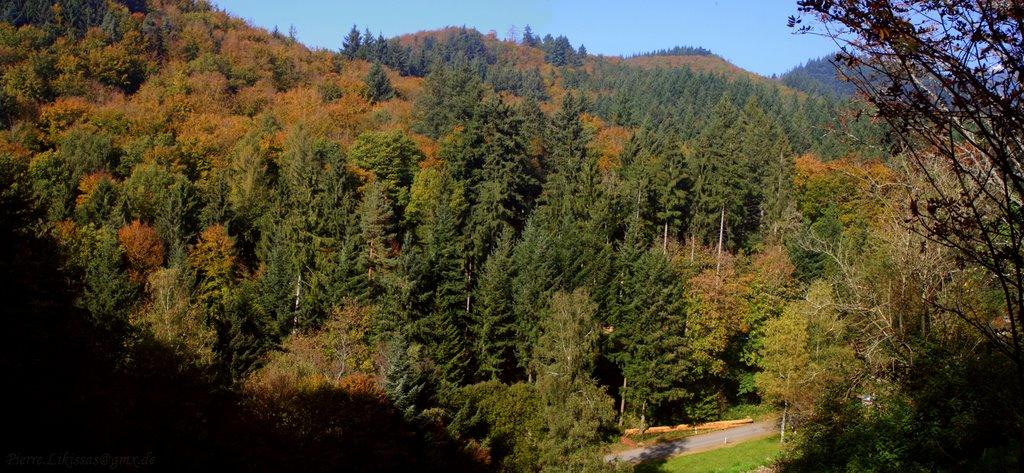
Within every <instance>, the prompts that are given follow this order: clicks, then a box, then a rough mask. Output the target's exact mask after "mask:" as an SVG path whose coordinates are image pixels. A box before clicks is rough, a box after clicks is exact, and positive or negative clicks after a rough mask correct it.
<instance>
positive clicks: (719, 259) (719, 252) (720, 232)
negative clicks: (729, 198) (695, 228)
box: [715, 207, 725, 275]
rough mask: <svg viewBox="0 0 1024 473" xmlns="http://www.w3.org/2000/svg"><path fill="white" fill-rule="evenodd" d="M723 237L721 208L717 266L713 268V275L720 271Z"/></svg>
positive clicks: (723, 209)
mask: <svg viewBox="0 0 1024 473" xmlns="http://www.w3.org/2000/svg"><path fill="white" fill-rule="evenodd" d="M724 236H725V207H722V219H721V220H720V221H719V222H718V265H717V266H716V267H715V275H718V273H719V271H721V270H722V240H723V237H724Z"/></svg>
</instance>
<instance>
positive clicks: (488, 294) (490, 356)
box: [473, 227, 516, 381]
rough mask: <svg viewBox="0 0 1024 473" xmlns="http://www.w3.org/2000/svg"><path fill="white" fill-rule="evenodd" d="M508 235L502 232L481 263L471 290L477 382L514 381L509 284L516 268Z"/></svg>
mask: <svg viewBox="0 0 1024 473" xmlns="http://www.w3.org/2000/svg"><path fill="white" fill-rule="evenodd" d="M512 234H513V232H512V230H511V229H510V228H508V227H506V228H505V229H504V230H503V231H502V233H501V237H500V238H499V239H498V242H497V245H496V246H495V248H494V251H493V252H491V254H490V256H489V257H488V258H487V261H486V263H484V266H483V269H482V271H481V272H480V279H479V281H480V282H479V283H478V284H477V287H476V291H475V292H476V301H477V302H476V307H475V308H474V310H473V328H474V334H475V338H476V347H475V351H476V358H477V360H478V377H479V378H481V379H499V380H503V381H509V380H511V379H514V378H513V369H514V368H515V367H516V354H515V348H516V343H515V336H516V326H515V311H514V307H513V305H512V303H513V291H514V289H513V286H512V284H513V280H514V279H515V269H516V268H515V260H514V259H513V254H512V251H513V247H514V241H513V237H512Z"/></svg>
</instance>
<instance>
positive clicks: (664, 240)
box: [661, 218, 668, 255]
mask: <svg viewBox="0 0 1024 473" xmlns="http://www.w3.org/2000/svg"><path fill="white" fill-rule="evenodd" d="M661 251H662V252H663V253H665V254H666V255H667V254H668V219H667V218H666V219H665V232H664V233H663V234H662V237H661Z"/></svg>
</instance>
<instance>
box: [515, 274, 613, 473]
mask: <svg viewBox="0 0 1024 473" xmlns="http://www.w3.org/2000/svg"><path fill="white" fill-rule="evenodd" d="M596 312H597V305H596V304H594V303H593V302H592V301H591V300H590V295H589V294H588V293H587V291H586V290H583V289H580V290H576V291H574V292H573V293H572V294H566V293H564V292H557V293H555V294H554V295H553V296H552V297H551V305H550V306H549V307H548V310H547V311H545V314H544V319H543V320H542V322H541V336H540V338H539V339H538V340H537V345H536V347H535V348H534V352H533V361H532V366H533V367H534V368H535V369H536V371H537V395H538V397H539V403H540V416H541V419H542V420H543V422H544V426H545V428H544V433H543V436H542V437H541V439H540V441H539V454H540V465H541V468H542V470H543V471H581V470H587V471H596V470H599V469H601V468H602V467H603V466H604V465H603V462H602V460H601V459H600V458H599V456H598V455H596V448H597V447H598V445H600V443H601V441H602V440H603V438H604V437H605V436H606V435H607V433H608V432H610V430H611V424H612V419H613V418H614V416H615V414H614V411H613V410H612V399H611V398H610V397H608V395H607V394H605V390H604V388H603V387H601V386H599V385H598V384H597V383H596V382H595V381H594V379H593V378H591V372H592V370H593V367H594V362H595V360H596V358H597V354H598V353H597V341H598V338H599V330H600V329H599V327H598V325H597V322H596V321H595V320H594V315H595V313H596Z"/></svg>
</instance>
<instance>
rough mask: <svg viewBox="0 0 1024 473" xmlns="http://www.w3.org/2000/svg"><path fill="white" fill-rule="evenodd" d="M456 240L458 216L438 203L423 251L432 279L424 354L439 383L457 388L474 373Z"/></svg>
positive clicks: (461, 261) (460, 251)
mask: <svg viewBox="0 0 1024 473" xmlns="http://www.w3.org/2000/svg"><path fill="white" fill-rule="evenodd" d="M460 243H461V242H460V239H459V237H458V215H456V214H455V210H454V209H452V207H451V206H450V205H449V204H448V203H447V202H445V201H439V202H438V204H437V207H436V210H435V220H434V224H433V225H432V228H431V231H430V237H429V239H428V240H427V243H426V247H425V251H426V257H427V260H428V262H429V267H430V274H431V275H432V276H433V278H432V279H433V284H432V285H433V304H432V310H431V313H430V315H429V318H430V321H429V323H428V325H427V326H428V330H429V334H428V335H427V337H426V338H427V339H428V350H429V351H430V355H432V356H433V358H434V360H435V363H437V365H438V366H439V367H440V369H441V377H442V379H444V380H446V381H448V382H449V383H452V384H453V385H461V384H463V382H464V381H465V380H466V379H467V377H468V376H469V375H470V374H471V373H473V372H474V368H473V367H472V365H471V363H472V360H471V359H470V355H471V347H472V346H473V338H472V333H471V327H470V322H469V317H468V313H467V309H468V308H467V307H466V300H467V299H466V297H467V284H466V277H465V270H464V261H465V255H464V250H463V247H462V245H461V244H460Z"/></svg>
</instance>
